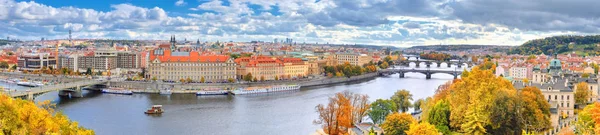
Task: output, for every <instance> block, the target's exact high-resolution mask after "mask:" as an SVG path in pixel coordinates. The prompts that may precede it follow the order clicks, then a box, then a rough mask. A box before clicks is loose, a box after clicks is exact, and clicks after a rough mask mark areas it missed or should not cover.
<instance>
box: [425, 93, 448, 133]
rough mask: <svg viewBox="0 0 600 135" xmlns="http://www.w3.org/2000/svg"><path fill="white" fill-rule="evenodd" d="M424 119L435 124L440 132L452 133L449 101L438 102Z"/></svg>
mask: <svg viewBox="0 0 600 135" xmlns="http://www.w3.org/2000/svg"><path fill="white" fill-rule="evenodd" d="M424 117H427V121H428V122H429V123H431V124H433V125H434V126H435V128H436V129H438V131H440V132H442V133H444V134H449V133H450V127H449V126H450V105H449V104H448V101H446V100H440V101H438V102H436V103H435V105H434V106H433V107H432V108H431V109H429V113H427V115H426V116H424Z"/></svg>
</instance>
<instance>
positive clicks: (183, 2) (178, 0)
mask: <svg viewBox="0 0 600 135" xmlns="http://www.w3.org/2000/svg"><path fill="white" fill-rule="evenodd" d="M186 4H187V3H186V2H185V1H183V0H177V1H176V2H175V6H185V5H186Z"/></svg>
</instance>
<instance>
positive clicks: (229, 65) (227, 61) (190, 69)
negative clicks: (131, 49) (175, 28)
mask: <svg viewBox="0 0 600 135" xmlns="http://www.w3.org/2000/svg"><path fill="white" fill-rule="evenodd" d="M172 40H173V39H172ZM176 50H177V48H176V46H174V45H172V46H162V45H161V47H159V48H157V49H154V50H153V51H151V52H150V54H149V60H150V62H149V63H148V68H147V75H146V77H148V78H150V79H156V80H163V81H180V80H182V79H183V80H188V79H191V81H193V82H202V78H204V81H205V82H227V81H228V80H230V79H235V75H236V65H235V62H234V61H233V59H231V58H230V57H229V56H227V55H200V54H199V53H198V52H196V51H190V52H183V51H176Z"/></svg>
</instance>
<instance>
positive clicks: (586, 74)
mask: <svg viewBox="0 0 600 135" xmlns="http://www.w3.org/2000/svg"><path fill="white" fill-rule="evenodd" d="M581 77H582V78H590V74H588V73H583V74H581Z"/></svg>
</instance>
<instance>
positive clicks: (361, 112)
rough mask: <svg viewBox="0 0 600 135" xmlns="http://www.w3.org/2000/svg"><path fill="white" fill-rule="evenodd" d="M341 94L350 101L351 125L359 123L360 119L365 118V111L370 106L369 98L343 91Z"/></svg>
mask: <svg viewBox="0 0 600 135" xmlns="http://www.w3.org/2000/svg"><path fill="white" fill-rule="evenodd" d="M343 93H344V95H345V96H346V97H347V98H348V99H350V104H351V105H352V116H351V118H352V123H361V122H362V118H364V117H365V116H367V111H368V110H369V108H370V106H371V104H370V103H369V96H368V95H362V94H357V93H352V92H349V91H344V92H343Z"/></svg>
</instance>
